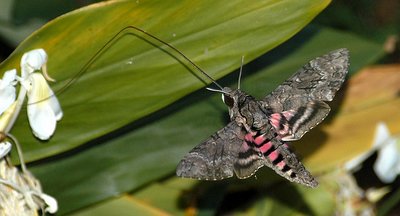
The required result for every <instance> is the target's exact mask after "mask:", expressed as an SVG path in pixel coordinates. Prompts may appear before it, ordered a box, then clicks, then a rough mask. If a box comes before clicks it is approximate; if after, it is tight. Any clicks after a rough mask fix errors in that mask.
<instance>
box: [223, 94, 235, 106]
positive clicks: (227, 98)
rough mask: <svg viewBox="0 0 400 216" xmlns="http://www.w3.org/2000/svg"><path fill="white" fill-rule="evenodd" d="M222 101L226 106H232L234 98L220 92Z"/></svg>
mask: <svg viewBox="0 0 400 216" xmlns="http://www.w3.org/2000/svg"><path fill="white" fill-rule="evenodd" d="M222 101H223V102H224V103H225V104H226V105H227V106H228V107H233V103H234V100H233V98H232V97H230V96H228V95H225V94H222Z"/></svg>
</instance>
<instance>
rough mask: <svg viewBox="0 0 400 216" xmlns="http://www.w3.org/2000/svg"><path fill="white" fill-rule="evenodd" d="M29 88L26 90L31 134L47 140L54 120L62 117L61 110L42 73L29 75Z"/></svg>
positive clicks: (54, 124)
mask: <svg viewBox="0 0 400 216" xmlns="http://www.w3.org/2000/svg"><path fill="white" fill-rule="evenodd" d="M29 80H30V81H31V85H32V86H31V89H30V90H29V91H28V118H29V123H30V125H31V128H32V131H33V134H34V135H35V136H36V137H38V138H39V139H42V140H47V139H49V138H50V136H51V135H53V133H54V131H55V129H56V121H57V120H58V119H60V118H61V117H62V111H61V108H60V104H59V103H58V100H57V98H56V97H55V96H54V94H53V91H51V89H50V87H49V85H48V84H47V82H46V80H45V79H44V77H43V75H42V74H39V73H33V74H31V75H30V77H29Z"/></svg>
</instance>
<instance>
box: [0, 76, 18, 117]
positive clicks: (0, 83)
mask: <svg viewBox="0 0 400 216" xmlns="http://www.w3.org/2000/svg"><path fill="white" fill-rule="evenodd" d="M16 77H17V70H15V69H13V70H9V71H6V72H5V73H4V76H3V79H2V80H0V115H1V114H2V113H3V112H4V111H5V110H6V109H7V108H8V107H9V106H10V105H11V104H12V103H13V102H14V101H15V98H16V93H15V87H14V85H13V81H14V80H15V78H16Z"/></svg>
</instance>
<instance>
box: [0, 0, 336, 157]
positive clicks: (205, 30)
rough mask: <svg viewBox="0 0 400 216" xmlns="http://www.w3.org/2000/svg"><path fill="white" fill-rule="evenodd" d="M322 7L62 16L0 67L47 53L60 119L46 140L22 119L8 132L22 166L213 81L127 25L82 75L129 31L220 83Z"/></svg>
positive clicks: (193, 5)
mask: <svg viewBox="0 0 400 216" xmlns="http://www.w3.org/2000/svg"><path fill="white" fill-rule="evenodd" d="M328 3H329V1H328V0H319V1H315V0H305V1H297V0H286V1H276V0H268V1H256V0H252V1H247V2H246V3H244V2H243V1H239V0H233V1H232V0H229V1H228V0H225V1H211V0H207V1H204V0H202V1H172V0H170V1H165V0H153V1H110V2H103V3H99V4H94V5H91V6H89V7H86V8H82V9H80V10H76V11H73V12H71V13H68V14H66V15H64V16H61V17H59V18H57V19H55V20H53V21H51V22H49V23H48V24H47V25H45V26H44V27H43V28H41V29H40V30H39V31H37V32H35V33H34V34H32V35H31V36H30V37H29V38H27V39H26V40H25V41H24V42H23V43H21V45H20V46H19V47H18V48H17V49H16V50H15V52H14V53H13V54H12V55H11V56H10V57H9V58H8V59H7V60H6V61H5V62H3V63H2V64H1V65H0V71H5V70H7V69H10V68H18V65H19V61H20V58H21V55H22V54H23V53H24V52H27V51H28V50H31V49H34V48H38V47H41V48H44V49H45V50H46V51H47V53H48V55H49V62H48V71H49V73H50V75H51V76H52V77H53V78H55V79H56V80H57V83H55V84H54V85H53V88H54V89H55V90H56V92H57V93H58V98H59V99H60V102H61V105H62V108H63V109H64V118H63V119H62V121H61V122H60V123H59V124H58V125H57V131H56V134H55V135H54V137H53V138H52V139H51V141H49V142H48V143H47V144H43V143H40V142H39V141H38V140H36V139H35V138H33V136H32V135H31V133H30V131H29V130H30V129H29V126H28V123H27V119H26V117H24V116H21V117H20V118H19V121H18V122H17V123H16V126H15V128H14V129H13V130H12V133H13V134H14V135H15V136H16V137H18V139H19V140H20V141H21V143H22V144H23V147H24V152H25V158H26V159H27V160H28V161H32V160H36V159H40V158H43V157H46V156H50V155H54V154H56V153H60V152H63V151H66V150H69V149H72V148H75V147H77V146H79V145H81V144H83V143H85V142H88V141H90V140H92V139H94V138H97V137H99V136H102V135H105V134H107V133H109V132H111V131H114V130H115V129H117V128H120V127H122V126H124V125H126V124H129V123H131V122H133V121H135V120H137V119H139V118H142V117H144V116H146V115H148V114H150V113H153V112H154V111H156V110H159V109H161V108H162V107H165V106H167V105H168V104H171V103H172V102H174V101H176V100H178V99H179V98H182V97H183V96H185V95H187V94H188V93H190V92H193V91H194V90H197V89H199V88H203V87H204V83H203V82H207V83H210V80H208V79H206V78H205V77H204V75H202V74H200V73H199V71H195V70H193V71H191V70H189V69H188V67H189V66H187V61H185V60H182V58H181V57H179V56H177V55H176V53H175V52H173V51H172V50H171V49H167V48H166V47H165V46H162V44H160V43H157V42H156V41H154V40H151V38H149V37H147V36H145V35H143V34H141V33H140V32H138V31H134V30H132V29H131V30H126V31H123V32H122V33H121V34H120V35H119V36H118V37H117V38H116V40H114V41H112V42H111V43H110V44H109V46H107V47H106V48H105V49H104V50H103V52H101V53H100V55H99V56H97V57H96V58H94V61H93V62H92V63H91V64H90V65H89V69H88V70H87V71H81V69H82V68H83V67H84V65H85V63H87V62H88V61H89V59H91V58H92V57H93V56H95V54H96V52H98V51H99V50H100V49H101V48H102V47H104V45H105V44H106V43H107V41H109V40H110V39H111V38H112V37H113V36H115V35H116V34H117V32H119V31H120V30H122V29H123V28H124V27H126V26H129V25H134V26H137V27H139V28H142V29H144V30H146V31H148V32H150V33H152V34H154V35H156V36H158V37H160V38H162V39H163V40H165V41H166V42H168V43H171V44H173V45H174V46H176V47H177V48H178V49H180V50H181V51H183V52H184V53H185V54H186V55H187V56H189V57H190V58H191V59H192V60H193V61H194V62H196V63H197V64H199V65H200V66H201V67H202V68H204V69H205V70H206V71H207V72H208V74H209V75H210V76H211V77H214V78H215V79H218V78H220V77H222V76H224V75H226V74H228V73H229V72H231V71H233V70H234V69H235V68H238V67H239V66H240V58H241V56H243V55H244V56H246V58H245V59H246V62H248V61H251V60H252V59H254V58H256V57H257V56H260V55H261V54H263V53H265V52H267V51H268V50H270V49H272V48H273V47H275V46H277V45H279V44H280V43H282V42H283V41H285V40H287V39H288V38H290V37H291V36H293V35H294V34H295V33H296V32H298V31H299V30H300V29H301V28H303V27H304V26H305V25H306V24H307V23H308V22H310V20H311V19H312V18H313V17H315V16H316V15H317V14H318V13H319V12H320V11H321V10H322V9H323V8H324V7H326V6H327V4H328ZM189 68H190V67H189ZM70 82H72V83H70ZM68 84H71V85H68ZM67 85H68V88H67V89H66V90H65V89H64V87H66V86H67ZM64 90H65V91H64Z"/></svg>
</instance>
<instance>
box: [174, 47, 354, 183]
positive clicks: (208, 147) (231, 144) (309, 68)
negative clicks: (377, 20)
mask: <svg viewBox="0 0 400 216" xmlns="http://www.w3.org/2000/svg"><path fill="white" fill-rule="evenodd" d="M348 66H349V52H348V50H347V49H338V50H335V51H332V52H330V53H328V54H326V55H323V56H320V57H318V58H315V59H313V60H311V61H310V62H309V63H307V64H306V65H304V66H303V67H302V68H301V69H300V70H298V71H297V72H296V73H295V74H294V75H292V77H290V78H289V79H287V80H286V81H285V82H284V83H282V84H281V85H279V86H278V87H277V88H276V89H275V90H274V91H273V92H271V93H270V94H269V95H267V96H266V97H265V98H264V99H262V100H256V99H255V98H253V97H252V96H250V95H248V94H246V93H245V92H243V91H241V90H239V89H230V88H227V87H225V88H223V89H222V90H221V92H222V93H223V101H224V103H225V104H226V105H227V106H228V108H229V115H230V119H231V122H230V123H229V124H228V125H227V126H225V127H224V128H222V129H221V130H219V131H217V132H216V133H215V134H214V135H212V136H211V137H210V138H208V139H207V140H205V141H204V142H202V143H200V144H199V145H198V146H196V147H195V148H194V149H192V150H191V151H190V152H189V153H188V154H186V155H185V157H184V158H183V159H182V160H181V161H180V163H179V164H178V167H177V170H176V174H177V175H178V176H181V177H187V178H195V179H201V180H220V179H224V178H228V177H232V176H233V174H234V173H235V174H236V176H237V177H238V178H248V177H250V176H252V175H253V174H254V173H255V172H256V171H257V170H258V169H259V168H260V167H262V166H267V167H270V168H271V169H273V170H274V171H275V172H276V173H278V174H279V175H281V176H283V177H285V178H286V179H288V180H289V181H292V182H296V183H300V184H303V185H306V186H309V187H316V186H318V182H317V181H316V180H315V178H314V177H313V176H312V175H311V174H310V172H309V171H307V170H306V168H305V167H304V166H303V164H302V163H301V162H300V161H299V160H298V158H297V156H296V155H295V154H294V153H293V152H292V151H291V150H290V148H289V146H288V145H287V144H286V143H285V142H287V141H292V140H298V139H300V138H301V137H302V136H303V135H304V134H305V133H306V132H307V131H309V130H310V129H312V128H313V127H315V126H316V125H318V124H319V123H320V122H321V121H322V120H323V119H324V118H325V117H326V116H327V114H328V113H329V111H330V107H329V106H328V104H326V103H325V101H331V100H332V99H333V97H334V95H335V93H336V92H337V91H338V90H339V88H340V86H341V85H342V83H343V82H344V80H345V77H346V74H347V71H348Z"/></svg>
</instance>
